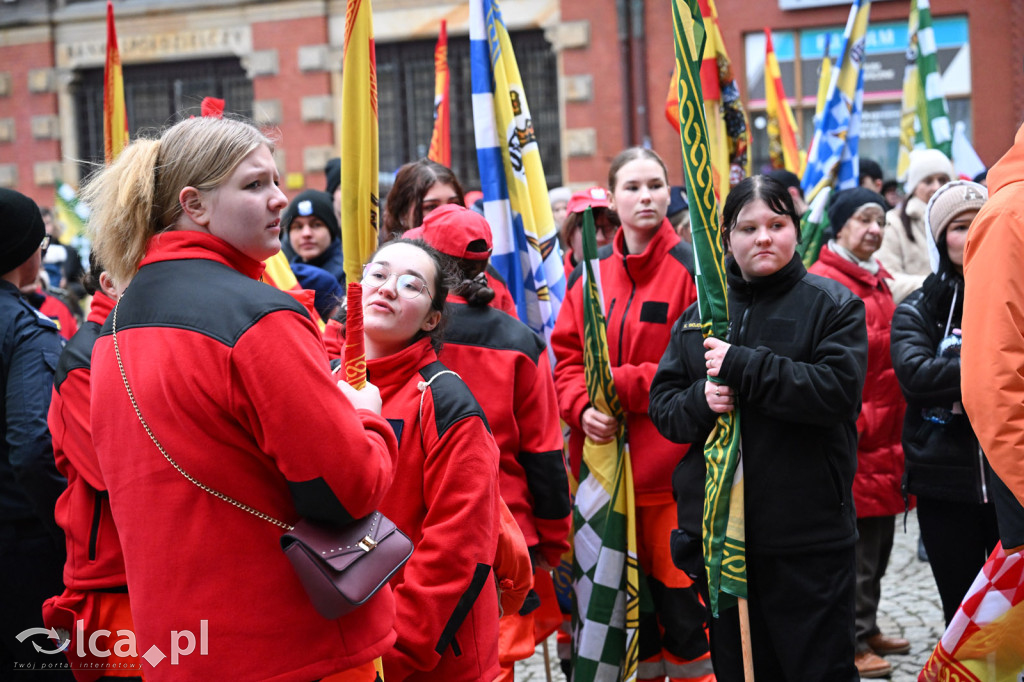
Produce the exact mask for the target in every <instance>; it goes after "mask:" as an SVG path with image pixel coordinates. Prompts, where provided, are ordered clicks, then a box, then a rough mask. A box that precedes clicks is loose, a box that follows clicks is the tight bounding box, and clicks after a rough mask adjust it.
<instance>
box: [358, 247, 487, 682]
mask: <svg viewBox="0 0 1024 682" xmlns="http://www.w3.org/2000/svg"><path fill="white" fill-rule="evenodd" d="M443 263H444V261H443V257H442V256H440V255H439V254H438V253H437V252H436V251H434V250H433V249H432V248H431V247H429V246H427V245H426V243H425V242H422V241H418V240H415V241H406V240H399V241H395V242H389V243H388V244H385V245H384V246H382V247H381V248H380V249H379V250H378V251H377V253H376V254H374V255H373V257H372V258H371V259H370V262H369V263H367V265H366V266H365V268H364V270H363V280H362V284H363V325H364V337H363V338H364V342H365V346H366V360H367V363H366V365H367V375H368V378H369V380H370V381H371V382H373V383H374V384H376V385H377V386H379V387H380V391H381V398H382V400H383V403H384V407H383V412H382V414H383V415H384V417H385V418H386V419H387V420H388V421H389V422H390V423H391V425H392V427H393V428H394V431H395V434H396V435H397V436H398V442H399V446H398V447H399V455H398V464H397V471H396V474H395V483H394V485H393V486H392V488H391V490H390V491H389V492H388V494H387V496H386V497H385V498H384V500H383V501H382V502H381V505H380V510H381V512H383V513H384V514H385V515H386V516H387V517H388V518H390V519H391V520H393V521H394V522H395V523H396V524H397V525H398V527H399V528H401V529H402V530H403V531H405V533H407V534H408V535H409V537H410V538H412V541H413V543H414V546H415V550H414V551H413V554H412V558H411V559H409V562H408V563H407V564H406V565H405V566H404V567H403V568H402V569H401V570H400V571H399V572H398V574H396V576H395V577H394V578H393V579H392V581H391V584H392V587H393V588H394V591H395V603H396V610H397V618H396V627H397V629H398V641H397V642H396V643H395V646H394V648H393V649H392V650H391V651H390V652H388V653H387V654H386V655H385V656H384V677H385V679H386V680H387V682H399V681H400V680H438V681H441V680H443V681H444V682H460V681H465V682H471V681H472V682H477V681H479V680H493V679H494V678H495V677H496V676H497V675H498V672H499V666H498V600H497V592H496V590H495V589H494V585H493V578H492V577H491V572H492V571H491V566H492V562H493V561H494V558H495V550H496V548H497V544H498V535H497V532H498V531H497V529H498V510H499V503H500V497H499V492H498V461H499V454H498V446H497V445H496V444H495V441H494V438H493V436H491V433H490V429H489V427H488V425H487V421H486V419H485V417H484V413H483V410H482V409H481V407H480V405H479V404H478V403H477V401H476V399H475V398H474V397H473V394H472V393H471V392H470V390H469V388H468V387H467V386H466V384H465V383H463V381H462V379H461V378H459V376H458V375H457V374H455V373H454V372H451V371H450V370H448V369H447V368H446V367H445V366H444V365H442V364H441V363H440V362H438V359H437V352H436V351H437V349H438V347H439V345H440V331H441V326H442V322H443V311H444V306H445V299H446V298H447V295H448V284H447V275H446V274H445V268H446V267H447V266H445V265H444V264H443Z"/></svg>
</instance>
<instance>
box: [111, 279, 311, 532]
mask: <svg viewBox="0 0 1024 682" xmlns="http://www.w3.org/2000/svg"><path fill="white" fill-rule="evenodd" d="M122 296H124V294H122ZM119 305H121V299H120V298H118V300H117V303H116V304H115V305H114V319H113V334H112V336H113V337H114V355H116V356H117V368H118V369H119V370H121V379H122V380H124V388H125V390H126V391H128V399H129V400H131V402H132V407H134V408H135V415H136V416H137V417H138V418H139V422H140V423H141V424H142V428H144V429H146V433H147V434H149V438H150V440H152V441H153V445H155V446H156V449H157V450H159V451H160V454H162V455H163V456H164V458H165V459H166V460H167V461H168V462H170V464H171V466H172V467H174V468H175V469H176V470H177V471H178V473H179V474H181V475H182V476H184V477H185V478H186V479H187V480H188V481H189V482H190V483H193V484H194V485H195V486H196V487H198V488H199V489H200V490H203V491H205V492H208V493H210V494H211V495H213V496H214V497H216V498H217V499H220V500H224V501H225V502H227V503H228V504H231V505H233V506H235V507H238V508H239V509H241V510H242V511H246V512H249V513H250V514H252V515H253V516H255V517H257V518H260V519H263V520H264V521H266V522H268V523H272V524H274V525H275V526H277V527H279V528H283V529H285V530H286V531H290V530H292V529H293V528H294V526H292V525H290V524H287V523H285V522H284V521H278V520H277V519H275V518H274V517H273V516H271V515H270V514H264V513H263V512H261V511H259V510H258V509H253V508H252V507H250V506H249V505H247V504H245V503H244V502H239V501H238V500H236V499H234V498H233V497H228V496H227V495H225V494H224V493H222V492H218V491H216V490H214V489H213V488H211V487H210V486H208V485H206V484H204V483H200V482H199V481H197V480H196V479H194V478H193V477H192V476H191V475H190V474H189V473H188V472H187V471H185V470H184V469H182V468H181V466H180V465H179V464H178V463H177V462H175V461H174V459H173V458H172V457H171V456H170V455H169V454H167V451H166V450H164V446H162V445H160V441H158V440H157V439H156V436H155V435H154V434H153V430H152V429H151V428H149V424H147V423H146V420H145V419H143V417H142V411H141V410H140V409H139V404H138V403H137V402H136V401H135V394H134V393H133V392H132V387H131V386H129V385H128V375H127V374H125V371H124V363H122V362H121V349H120V348H119V347H118V345H117V307H118V306H119Z"/></svg>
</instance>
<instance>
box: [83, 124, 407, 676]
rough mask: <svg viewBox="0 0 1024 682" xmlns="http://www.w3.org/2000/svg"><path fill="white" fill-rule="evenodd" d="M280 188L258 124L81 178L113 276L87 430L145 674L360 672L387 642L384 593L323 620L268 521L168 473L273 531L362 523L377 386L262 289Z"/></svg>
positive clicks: (192, 130)
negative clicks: (349, 373) (360, 378)
mask: <svg viewBox="0 0 1024 682" xmlns="http://www.w3.org/2000/svg"><path fill="white" fill-rule="evenodd" d="M279 180H280V178H279V176H278V172H277V166H276V164H275V163H274V157H273V154H272V145H271V143H270V141H269V140H268V139H267V138H266V137H265V136H264V135H263V134H262V133H261V132H260V131H259V130H257V129H256V128H255V127H253V126H251V125H248V124H246V123H242V122H240V121H235V120H230V119H215V118H209V117H203V118H194V119H186V120H184V121H181V122H180V123H178V124H176V125H174V126H172V127H171V128H169V129H167V130H166V131H165V132H164V133H163V135H162V136H161V138H160V139H159V140H151V139H139V140H135V141H134V142H132V144H131V145H129V146H128V147H126V148H125V150H124V151H123V152H122V153H121V154H120V155H119V156H118V157H117V159H116V160H115V161H114V162H112V163H111V164H109V165H107V166H105V167H104V168H103V170H102V171H101V172H100V173H99V175H98V176H96V178H95V179H94V180H93V181H92V182H91V183H90V184H89V185H88V186H87V187H86V192H85V195H86V197H87V200H88V203H89V205H90V206H91V208H92V220H91V221H90V227H91V228H92V229H93V230H94V234H93V237H94V238H93V246H94V249H95V251H96V253H97V254H98V257H99V260H100V262H102V263H103V265H104V267H105V268H106V269H107V271H108V272H109V273H110V274H111V276H112V277H113V280H114V281H115V283H116V284H117V285H118V286H120V287H124V286H126V285H127V288H126V289H124V293H123V294H122V295H121V296H120V298H119V299H118V302H117V304H116V306H115V307H114V311H113V313H112V314H111V319H108V321H107V323H106V324H105V325H104V327H103V329H102V331H101V332H100V336H99V338H98V339H97V341H96V344H95V346H94V347H93V352H92V375H91V382H92V386H91V393H92V406H93V409H92V415H91V424H92V438H93V445H94V446H95V449H96V457H97V460H98V462H99V470H100V472H101V474H102V477H103V481H102V483H103V484H104V485H105V487H106V488H107V490H108V491H109V494H110V509H111V512H112V514H113V518H114V524H115V526H116V527H117V531H118V534H119V535H120V538H121V547H122V550H123V553H124V564H125V575H126V577H127V580H128V590H129V592H130V594H131V600H132V601H131V612H132V616H133V619H134V622H135V640H136V643H137V650H138V652H139V654H140V656H141V657H142V662H143V673H144V676H145V677H146V679H147V680H152V681H156V682H159V680H169V679H173V680H182V679H189V680H214V679H217V680H224V679H231V680H257V679H259V680H278V681H284V680H296V681H297V682H298V681H307V682H308V680H313V679H330V678H335V679H337V677H336V675H339V674H341V675H345V677H344V678H343V679H346V680H361V681H364V682H370V681H371V680H373V679H374V677H375V675H376V673H375V670H374V665H373V659H375V658H377V657H380V656H381V655H382V654H383V653H384V652H385V651H388V650H389V649H390V648H391V646H392V645H393V643H394V641H395V630H394V599H393V596H392V594H391V590H390V589H387V588H385V589H382V590H380V591H379V592H377V593H376V594H375V595H374V596H373V598H372V599H371V600H369V601H368V602H367V603H365V604H363V605H362V606H361V607H360V608H359V609H357V610H355V611H353V612H352V613H350V614H348V615H345V616H342V617H341V618H338V619H336V620H325V619H324V618H323V616H321V615H320V614H319V613H317V611H316V609H315V608H314V607H313V603H312V602H311V601H310V599H309V597H308V596H307V594H306V591H305V590H304V589H303V587H302V584H301V582H300V581H299V578H298V576H297V575H296V574H295V571H294V569H293V568H292V566H291V564H290V563H289V561H288V559H287V557H285V555H284V553H283V552H282V551H281V546H280V540H281V534H282V530H281V528H280V527H277V526H276V525H272V524H271V523H269V522H268V521H267V520H265V519H264V518H258V517H257V516H255V515H253V514H252V513H248V512H247V511H245V510H244V509H243V508H240V507H236V506H233V505H231V504H228V503H226V502H225V501H224V500H223V499H219V498H218V497H215V496H214V495H213V494H210V493H209V492H208V491H207V490H204V489H201V488H200V487H198V486H197V485H196V484H194V483H193V482H192V481H190V480H188V479H186V477H185V476H183V475H182V473H181V471H184V472H187V473H188V474H189V475H190V476H192V477H194V478H195V480H197V481H199V482H200V483H202V484H204V485H206V486H209V488H211V489H213V490H216V491H218V492H219V493H221V494H222V495H227V496H230V497H232V498H234V499H235V500H238V501H239V502H242V503H244V504H247V505H251V506H252V507H253V508H254V509H256V510H258V511H259V512H261V513H263V514H266V515H269V516H272V517H274V518H275V519H278V520H279V521H281V522H282V523H284V524H293V523H295V522H296V521H298V520H299V519H300V518H307V519H314V520H317V521H320V522H324V523H335V524H343V523H346V522H349V521H351V520H352V519H353V517H363V516H365V515H367V514H369V513H371V512H372V511H373V510H374V509H375V508H377V506H378V504H379V503H380V502H381V501H382V499H383V497H384V494H385V492H387V490H388V488H389V487H390V485H391V481H392V478H393V476H394V461H395V459H396V458H397V454H398V448H397V443H396V442H395V435H394V432H393V431H392V429H391V427H390V426H389V425H388V423H387V421H385V420H384V419H383V418H382V417H381V416H380V397H379V393H378V392H377V390H376V389H375V388H374V387H372V386H369V387H367V388H364V389H363V390H362V391H355V390H354V389H351V388H350V387H348V386H347V385H341V386H339V385H337V380H336V379H335V378H334V377H333V376H332V375H331V371H330V365H329V362H328V359H327V354H326V352H325V351H324V346H323V342H322V341H321V339H320V332H319V330H318V329H317V328H316V326H315V325H314V324H313V322H312V320H311V319H310V317H309V315H308V313H307V311H306V309H305V308H303V307H302V306H301V305H299V304H298V303H297V302H296V301H295V299H294V298H292V297H291V296H289V295H288V294H286V293H284V292H281V291H279V290H277V289H274V288H273V287H270V286H267V285H266V284H264V283H262V282H260V281H259V278H260V277H261V275H262V274H263V271H264V266H263V263H262V262H263V261H264V260H266V259H268V258H270V257H272V256H274V255H275V254H277V252H278V251H279V249H280V248H281V241H280V238H279V235H280V231H281V222H280V213H281V210H282V209H283V208H284V207H285V205H287V199H286V198H285V196H284V194H282V192H281V190H280V189H279V188H278V182H279ZM129 389H130V390H129ZM143 420H145V421H144V422H143ZM154 440H155V441H157V442H159V443H160V446H161V448H162V449H163V451H161V450H160V449H158V448H157V446H156V443H155V442H154ZM165 453H166V454H165ZM170 459H173V460H174V462H176V466H177V467H180V469H179V470H177V471H176V470H175V469H176V466H175V465H172V462H171V461H169V460H170ZM190 643H191V644H190ZM183 652H184V653H183ZM168 653H170V657H169V658H170V660H167V661H165V660H163V659H164V657H165V656H167V655H168ZM332 682H333V680H332Z"/></svg>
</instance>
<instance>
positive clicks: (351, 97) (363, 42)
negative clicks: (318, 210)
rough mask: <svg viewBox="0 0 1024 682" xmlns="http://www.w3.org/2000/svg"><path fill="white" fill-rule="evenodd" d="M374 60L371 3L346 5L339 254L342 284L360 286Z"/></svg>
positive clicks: (372, 146)
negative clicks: (341, 263) (343, 262)
mask: <svg viewBox="0 0 1024 682" xmlns="http://www.w3.org/2000/svg"><path fill="white" fill-rule="evenodd" d="M377 140H378V138H377V58H376V53H375V50H374V46H373V7H372V6H371V5H370V0H348V7H347V8H346V11H345V53H344V56H343V63H342V74H341V249H342V251H343V252H344V254H345V279H346V280H347V281H349V282H358V281H360V280H361V279H362V276H363V264H365V263H366V262H367V261H369V260H370V255H371V254H373V252H374V251H375V250H376V249H377V230H378V226H379V225H380V221H379V215H380V205H379V204H380V202H379V200H378V196H379V193H378V192H379V184H378V175H377V169H378V164H379V159H378V156H377V154H378V151H377V146H378V142H377Z"/></svg>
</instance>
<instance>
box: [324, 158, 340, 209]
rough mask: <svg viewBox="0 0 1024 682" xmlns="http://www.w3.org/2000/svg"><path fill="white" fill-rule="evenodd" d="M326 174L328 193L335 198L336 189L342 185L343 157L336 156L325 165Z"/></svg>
mask: <svg viewBox="0 0 1024 682" xmlns="http://www.w3.org/2000/svg"><path fill="white" fill-rule="evenodd" d="M324 175H326V176H327V193H328V194H330V195H331V199H334V191H335V190H336V189H338V187H340V186H341V159H339V158H338V157H337V156H335V157H334V158H333V159H331V160H330V161H328V162H327V165H326V166H324Z"/></svg>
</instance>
